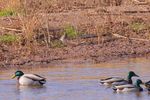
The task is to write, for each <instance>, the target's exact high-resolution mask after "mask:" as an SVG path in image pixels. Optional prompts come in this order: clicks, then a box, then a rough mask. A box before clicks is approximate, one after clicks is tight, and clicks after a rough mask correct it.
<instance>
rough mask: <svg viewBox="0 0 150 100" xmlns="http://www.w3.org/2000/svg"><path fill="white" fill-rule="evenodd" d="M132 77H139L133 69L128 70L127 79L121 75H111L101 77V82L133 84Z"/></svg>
mask: <svg viewBox="0 0 150 100" xmlns="http://www.w3.org/2000/svg"><path fill="white" fill-rule="evenodd" d="M132 77H139V76H138V75H136V74H135V73H134V72H133V71H129V72H128V76H127V79H124V78H120V77H110V78H106V79H101V80H100V83H101V84H104V85H108V86H110V85H114V86H115V85H123V84H132Z"/></svg>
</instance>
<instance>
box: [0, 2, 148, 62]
mask: <svg viewBox="0 0 150 100" xmlns="http://www.w3.org/2000/svg"><path fill="white" fill-rule="evenodd" d="M6 2H8V1H7V0H1V1H0V23H1V25H0V33H1V34H2V36H1V37H0V40H1V41H0V44H1V46H2V47H3V48H5V47H6V51H7V50H8V48H9V47H15V50H17V48H19V49H18V52H16V53H17V54H19V53H21V52H19V50H22V48H23V49H24V48H25V50H24V54H23V57H26V56H29V55H30V54H31V55H34V54H35V55H36V54H37V52H38V51H37V49H40V48H41V47H46V48H47V49H49V48H51V49H53V48H63V47H66V46H68V47H70V46H71V47H76V46H80V45H87V44H88V45H89V44H100V45H101V44H102V45H103V44H104V43H107V42H111V41H114V40H116V39H118V38H123V39H128V40H130V39H131V40H135V41H149V38H150V25H149V22H150V18H149V17H148V16H149V15H150V7H149V1H147V0H93V1H91V0H10V2H8V3H6ZM9 34H15V36H13V35H12V36H9ZM3 35H4V36H3ZM5 35H6V36H5ZM7 36H8V37H7ZM14 37H15V38H14ZM16 37H17V38H19V39H17V42H16V41H15V39H16ZM6 41H7V42H6ZM8 41H11V43H8ZM13 41H15V42H14V43H12V42H13ZM5 42H6V43H5ZM8 44H9V45H8ZM4 51H5V50H4ZM8 51H9V50H8ZM2 52H3V50H2ZM45 52H48V51H45ZM37 55H38V54H37ZM9 56H11V55H9ZM2 58H3V55H2ZM4 58H5V57H4ZM14 58H15V57H14ZM12 59H13V58H12ZM12 59H9V60H8V61H11V60H12Z"/></svg>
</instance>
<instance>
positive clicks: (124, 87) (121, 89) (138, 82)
mask: <svg viewBox="0 0 150 100" xmlns="http://www.w3.org/2000/svg"><path fill="white" fill-rule="evenodd" d="M141 84H143V82H142V81H141V80H140V79H137V80H136V83H135V85H132V84H125V85H118V86H113V90H114V91H116V92H132V91H135V92H136V91H137V92H141V91H143V88H142V87H141V86H140V85H141Z"/></svg>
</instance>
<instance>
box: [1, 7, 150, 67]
mask: <svg viewBox="0 0 150 100" xmlns="http://www.w3.org/2000/svg"><path fill="white" fill-rule="evenodd" d="M81 6H82V5H81ZM51 10H52V9H51ZM59 10H60V9H59V8H55V9H53V10H52V11H50V12H49V13H44V14H43V13H40V14H39V15H41V14H42V15H46V16H47V18H48V19H47V22H48V25H49V26H48V27H49V29H50V30H49V31H50V33H52V34H50V35H47V37H50V36H52V37H55V38H54V39H55V40H57V41H59V38H60V36H62V35H63V34H64V32H63V31H64V26H66V25H71V26H73V27H74V28H75V29H76V30H77V31H78V32H80V34H79V35H78V36H77V37H76V38H73V39H70V38H66V41H65V43H63V46H62V45H60V44H57V46H47V45H46V44H44V45H43V44H42V43H39V44H38V43H32V42H33V41H30V43H29V44H25V43H24V42H23V41H21V42H19V44H17V43H11V44H7V43H1V44H0V66H1V68H3V67H11V66H37V65H58V64H68V63H72V64H81V63H82V64H83V63H101V62H109V61H112V60H117V59H122V58H132V57H147V58H148V56H149V54H150V26H149V23H150V17H149V16H150V8H149V5H134V6H133V5H128V6H127V5H122V6H108V7H100V6H96V5H95V6H94V7H93V6H92V7H77V8H70V9H61V11H59ZM43 18H45V17H41V19H43ZM0 23H1V25H0V33H1V34H5V33H9V34H15V35H17V36H20V35H21V36H24V35H25V33H23V32H22V30H23V29H22V23H21V21H20V19H19V18H18V17H17V16H15V17H3V18H0ZM31 23H32V22H31ZM31 23H30V24H29V26H30V25H31ZM29 28H30V27H29ZM34 31H35V30H34ZM27 32H28V31H27ZM29 32H31V31H29ZM38 32H39V33H40V34H41V32H40V31H37V30H36V34H39V33H38ZM44 32H45V31H44ZM56 34H58V35H57V36H55V35H56ZM41 36H44V35H43V34H41ZM42 39H43V38H42V37H40V38H39V40H40V41H43V40H42ZM52 39H53V38H52ZM37 41H38V40H37ZM55 45H56V44H55Z"/></svg>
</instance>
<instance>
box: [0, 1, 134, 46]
mask: <svg viewBox="0 0 150 100" xmlns="http://www.w3.org/2000/svg"><path fill="white" fill-rule="evenodd" d="M6 2H8V1H7V0H1V1H0V4H1V5H4V6H2V7H1V9H6V8H7V9H8V8H9V9H13V11H15V12H16V13H17V16H18V18H19V19H20V22H21V29H22V33H23V38H24V39H25V41H26V42H25V44H27V45H31V44H37V40H36V36H37V34H41V35H43V37H44V43H45V44H46V45H47V46H48V47H50V46H51V44H52V41H53V40H55V38H54V37H55V35H58V36H57V38H56V39H58V37H59V36H60V33H58V34H57V32H56V33H54V32H51V31H50V29H51V26H54V27H56V26H55V25H52V24H53V23H52V24H50V23H49V20H50V19H51V18H50V17H51V16H49V15H48V14H51V12H55V13H57V12H62V11H69V10H70V11H72V10H73V9H87V8H94V7H104V9H103V10H104V12H100V14H101V15H105V13H106V12H107V10H106V9H105V7H106V6H122V5H129V4H132V3H133V1H131V0H93V1H91V0H36V1H35V0H10V2H9V3H6ZM105 11H106V12H105ZM55 13H54V15H55ZM103 13H104V14H103ZM108 13H110V12H108ZM71 16H73V15H71ZM87 16H90V14H89V15H88V14H87ZM58 17H59V16H58ZM78 17H79V15H77V16H76V18H78ZM117 18H118V16H117V17H116V18H115V16H112V15H111V14H107V15H105V16H102V17H101V19H102V20H103V22H102V23H103V24H101V23H98V22H97V21H95V19H94V18H91V19H92V20H93V22H92V21H91V22H90V23H85V22H84V21H82V20H81V21H80V22H76V20H75V21H74V22H73V23H71V22H69V21H68V22H67V21H66V22H65V19H63V18H62V19H63V21H60V22H62V23H61V24H62V26H65V25H68V23H69V25H71V26H73V27H75V29H76V30H78V31H79V33H90V32H92V33H95V34H97V35H98V43H101V41H103V34H107V33H111V31H112V23H115V22H116V21H115V20H114V19H117ZM53 19H54V20H59V18H57V17H55V18H53ZM91 19H90V18H89V19H87V20H91ZM77 20H78V19H77ZM60 22H58V23H60ZM63 22H65V23H63ZM95 23H96V24H95ZM62 26H60V28H62V29H64V31H66V29H65V27H62ZM58 27H59V25H58ZM134 27H136V26H134ZM43 30H44V31H43ZM41 31H42V33H39V32H41ZM71 31H72V30H71ZM72 33H73V32H72ZM31 47H33V46H31Z"/></svg>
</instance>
